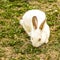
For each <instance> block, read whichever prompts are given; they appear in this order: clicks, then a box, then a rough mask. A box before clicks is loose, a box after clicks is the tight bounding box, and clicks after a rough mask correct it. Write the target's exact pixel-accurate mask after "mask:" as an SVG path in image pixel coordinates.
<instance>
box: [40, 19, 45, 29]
mask: <svg viewBox="0 0 60 60" xmlns="http://www.w3.org/2000/svg"><path fill="white" fill-rule="evenodd" d="M44 24H45V20H44V21H43V22H42V24H41V25H40V27H39V29H41V30H42V29H43V27H44Z"/></svg>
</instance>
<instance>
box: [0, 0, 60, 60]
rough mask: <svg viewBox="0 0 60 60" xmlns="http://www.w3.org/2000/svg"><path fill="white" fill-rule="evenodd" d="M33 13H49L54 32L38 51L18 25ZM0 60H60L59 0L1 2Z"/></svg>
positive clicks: (3, 0)
mask: <svg viewBox="0 0 60 60" xmlns="http://www.w3.org/2000/svg"><path fill="white" fill-rule="evenodd" d="M31 9H39V10H42V11H44V12H45V13H46V16H47V23H48V25H49V27H50V31H51V33H50V38H49V42H48V43H47V44H43V45H42V46H40V47H38V48H36V47H33V46H32V45H31V42H30V38H29V36H28V35H27V34H26V32H25V31H24V29H23V28H22V26H21V25H20V24H19V20H20V19H21V18H22V16H23V14H24V13H25V12H26V11H28V10H31ZM0 60H60V0H0Z"/></svg>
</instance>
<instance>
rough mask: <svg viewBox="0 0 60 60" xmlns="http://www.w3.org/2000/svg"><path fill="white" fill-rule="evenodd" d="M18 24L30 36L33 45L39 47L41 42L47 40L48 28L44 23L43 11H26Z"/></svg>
mask: <svg viewBox="0 0 60 60" xmlns="http://www.w3.org/2000/svg"><path fill="white" fill-rule="evenodd" d="M20 24H21V25H22V26H23V28H24V29H25V31H26V33H27V34H28V35H29V36H30V38H31V42H32V45H33V46H34V47H39V46H41V45H42V44H43V43H47V42H48V39H49V36H50V29H49V26H48V25H47V23H46V15H45V13H44V12H43V11H40V10H29V11H27V12H26V13H25V14H24V15H23V17H22V19H21V20H20Z"/></svg>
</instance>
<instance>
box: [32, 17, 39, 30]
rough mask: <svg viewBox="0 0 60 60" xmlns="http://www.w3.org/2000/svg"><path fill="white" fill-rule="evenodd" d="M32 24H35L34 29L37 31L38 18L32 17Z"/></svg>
mask: <svg viewBox="0 0 60 60" xmlns="http://www.w3.org/2000/svg"><path fill="white" fill-rule="evenodd" d="M32 24H33V27H34V29H37V25H38V20H37V17H36V16H33V17H32Z"/></svg>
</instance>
